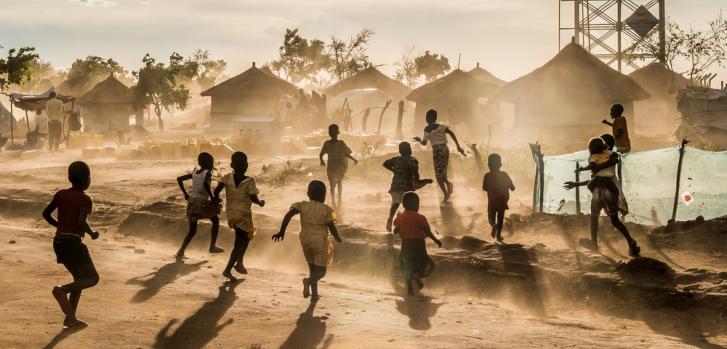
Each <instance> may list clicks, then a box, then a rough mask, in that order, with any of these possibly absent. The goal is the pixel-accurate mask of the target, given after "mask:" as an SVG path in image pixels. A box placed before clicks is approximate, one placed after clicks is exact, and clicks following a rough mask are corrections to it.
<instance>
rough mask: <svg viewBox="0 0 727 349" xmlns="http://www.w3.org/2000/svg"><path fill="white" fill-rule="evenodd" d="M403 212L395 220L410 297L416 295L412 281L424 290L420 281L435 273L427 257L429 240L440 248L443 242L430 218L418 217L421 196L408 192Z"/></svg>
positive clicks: (402, 266) (395, 231) (395, 230)
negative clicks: (430, 225) (434, 230)
mask: <svg viewBox="0 0 727 349" xmlns="http://www.w3.org/2000/svg"><path fill="white" fill-rule="evenodd" d="M402 202H403V204H404V212H401V213H399V214H398V215H397V216H396V220H394V227H395V228H394V234H399V236H400V237H401V254H400V255H399V261H400V263H401V268H402V271H403V272H404V279H405V280H406V290H407V293H408V294H413V293H414V291H413V289H412V285H411V282H412V281H415V282H416V283H417V287H418V288H419V289H422V288H423V287H424V283H423V282H422V280H421V278H423V277H427V276H429V275H430V274H431V273H432V271H434V262H433V261H432V260H431V259H430V258H429V256H428V255H427V244H426V238H430V239H432V241H434V243H436V244H437V246H439V247H442V242H441V241H439V240H438V239H437V238H436V237H434V235H433V234H432V230H431V228H429V222H427V218H426V217H424V216H423V215H421V214H419V196H418V195H417V194H416V193H415V192H413V191H410V192H406V193H404V195H403V197H402Z"/></svg>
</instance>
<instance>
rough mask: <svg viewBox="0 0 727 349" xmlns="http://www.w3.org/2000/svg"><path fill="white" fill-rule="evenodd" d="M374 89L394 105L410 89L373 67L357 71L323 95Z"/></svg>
mask: <svg viewBox="0 0 727 349" xmlns="http://www.w3.org/2000/svg"><path fill="white" fill-rule="evenodd" d="M369 88H375V89H377V90H379V91H381V92H383V93H385V94H386V95H388V96H389V97H391V99H392V101H393V102H394V103H396V102H398V101H400V100H402V99H404V97H406V95H407V94H408V93H409V92H410V91H411V89H410V88H409V87H408V86H406V85H404V84H402V83H401V82H399V81H396V80H394V79H392V78H390V77H388V76H386V75H385V74H384V73H382V72H381V71H379V70H378V69H376V68H375V67H374V66H373V65H369V67H368V68H366V69H364V70H361V71H359V72H358V73H356V74H354V75H353V76H351V77H349V78H348V79H345V80H342V81H339V82H337V83H336V84H334V85H333V86H331V87H329V88H327V89H326V90H325V93H326V94H327V95H329V96H335V95H337V94H339V93H341V92H344V91H350V90H359V89H369Z"/></svg>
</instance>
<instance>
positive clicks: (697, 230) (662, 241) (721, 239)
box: [648, 216, 727, 255]
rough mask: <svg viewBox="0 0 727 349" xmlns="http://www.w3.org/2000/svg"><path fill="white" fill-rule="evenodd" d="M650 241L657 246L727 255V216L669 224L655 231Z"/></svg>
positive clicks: (651, 233) (650, 236)
mask: <svg viewBox="0 0 727 349" xmlns="http://www.w3.org/2000/svg"><path fill="white" fill-rule="evenodd" d="M648 237H649V240H650V241H651V242H652V243H653V244H654V245H657V246H663V247H678V248H680V249H690V250H694V251H704V252H710V253H717V254H720V255H722V254H725V253H727V216H722V217H719V218H714V219H709V220H705V219H704V217H702V216H699V217H697V219H695V220H691V221H683V222H669V224H667V225H665V226H661V227H658V228H655V229H653V230H652V231H651V232H650V233H649V234H648Z"/></svg>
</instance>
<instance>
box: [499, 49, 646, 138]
mask: <svg viewBox="0 0 727 349" xmlns="http://www.w3.org/2000/svg"><path fill="white" fill-rule="evenodd" d="M648 97H649V94H648V93H647V92H646V91H644V89H642V88H641V86H639V84H637V83H636V82H635V81H634V80H633V79H631V78H630V77H628V76H626V75H623V74H621V73H619V72H618V71H616V70H614V69H612V68H611V67H609V66H608V65H606V63H604V62H602V61H601V60H599V59H598V58H596V57H595V56H593V55H591V54H590V53H589V52H588V51H586V50H585V49H584V48H583V47H581V46H580V45H578V44H576V43H575V42H571V43H570V44H568V45H566V46H565V47H563V49H561V50H560V52H559V53H558V54H557V55H555V57H553V58H552V59H551V60H550V61H548V62H547V63H545V65H543V66H542V67H540V68H538V69H535V70H534V71H532V72H531V73H529V74H527V75H525V76H522V77H520V78H518V79H516V80H514V81H511V82H509V83H507V84H505V85H503V86H502V87H501V89H500V91H499V92H498V93H497V94H496V95H495V96H493V98H492V99H491V100H490V103H493V104H494V105H499V104H501V103H509V104H512V105H514V125H513V130H512V132H511V135H512V139H514V140H517V141H521V142H523V141H527V142H535V141H540V142H541V143H544V144H546V145H551V146H559V147H568V146H573V145H578V146H582V145H584V144H586V141H587V140H588V138H589V137H596V136H600V135H601V134H603V133H605V132H609V131H610V128H609V127H607V126H606V125H603V124H602V123H601V120H603V119H608V118H609V116H608V112H609V108H610V106H611V105H612V104H614V103H620V104H622V105H623V106H624V108H625V113H624V115H625V116H626V119H627V122H628V123H629V127H630V128H631V129H633V122H634V113H633V110H634V109H633V103H634V101H636V100H642V99H645V98H648Z"/></svg>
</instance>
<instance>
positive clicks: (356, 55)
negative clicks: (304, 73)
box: [328, 28, 374, 81]
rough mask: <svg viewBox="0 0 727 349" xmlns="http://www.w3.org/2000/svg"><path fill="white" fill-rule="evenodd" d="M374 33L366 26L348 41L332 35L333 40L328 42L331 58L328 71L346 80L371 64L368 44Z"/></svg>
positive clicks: (337, 77)
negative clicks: (367, 51) (367, 49)
mask: <svg viewBox="0 0 727 349" xmlns="http://www.w3.org/2000/svg"><path fill="white" fill-rule="evenodd" d="M373 35H374V31H373V30H371V29H366V28H364V29H362V30H361V31H360V32H358V34H356V35H354V36H352V37H351V38H349V39H348V41H344V40H342V39H339V38H336V37H335V36H332V37H331V42H330V43H329V44H328V56H329V58H330V59H331V64H330V65H329V66H328V73H329V74H330V75H331V77H332V78H333V79H335V80H336V81H341V80H344V79H346V78H348V77H350V76H352V75H354V74H356V73H358V72H359V71H361V70H363V69H365V68H366V67H367V66H368V65H369V64H370V62H369V56H368V55H367V54H366V48H367V47H366V46H367V45H368V43H369V41H370V40H371V38H372V37H373Z"/></svg>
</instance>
